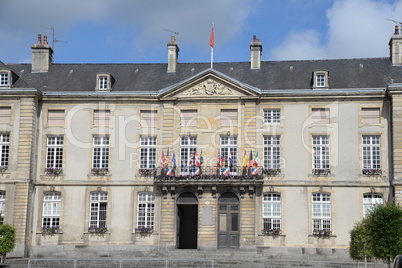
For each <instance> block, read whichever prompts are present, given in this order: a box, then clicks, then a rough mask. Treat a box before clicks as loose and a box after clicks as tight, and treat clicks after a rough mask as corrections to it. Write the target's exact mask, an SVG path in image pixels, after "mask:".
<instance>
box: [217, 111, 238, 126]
mask: <svg viewBox="0 0 402 268" xmlns="http://www.w3.org/2000/svg"><path fill="white" fill-rule="evenodd" d="M221 125H222V126H224V127H234V126H237V110H236V109H222V110H221Z"/></svg>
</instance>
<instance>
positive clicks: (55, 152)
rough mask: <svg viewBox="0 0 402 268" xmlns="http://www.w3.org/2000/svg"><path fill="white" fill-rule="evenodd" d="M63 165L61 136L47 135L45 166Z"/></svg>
mask: <svg viewBox="0 0 402 268" xmlns="http://www.w3.org/2000/svg"><path fill="white" fill-rule="evenodd" d="M62 167H63V137H57V136H51V137H47V148H46V168H62Z"/></svg>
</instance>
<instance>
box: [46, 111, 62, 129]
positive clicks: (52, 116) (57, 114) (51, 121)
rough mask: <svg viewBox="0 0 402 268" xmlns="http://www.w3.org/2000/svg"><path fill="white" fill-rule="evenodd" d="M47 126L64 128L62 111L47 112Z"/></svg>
mask: <svg viewBox="0 0 402 268" xmlns="http://www.w3.org/2000/svg"><path fill="white" fill-rule="evenodd" d="M47 125H48V126H64V110H48V111H47Z"/></svg>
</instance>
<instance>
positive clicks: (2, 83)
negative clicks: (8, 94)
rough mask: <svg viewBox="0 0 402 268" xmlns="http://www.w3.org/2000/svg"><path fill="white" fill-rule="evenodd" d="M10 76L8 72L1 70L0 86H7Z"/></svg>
mask: <svg viewBox="0 0 402 268" xmlns="http://www.w3.org/2000/svg"><path fill="white" fill-rule="evenodd" d="M9 81H10V78H9V74H8V72H1V73H0V86H8V85H9V83H10V82H9Z"/></svg>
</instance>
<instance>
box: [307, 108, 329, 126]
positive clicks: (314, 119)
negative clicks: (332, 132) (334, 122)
mask: <svg viewBox="0 0 402 268" xmlns="http://www.w3.org/2000/svg"><path fill="white" fill-rule="evenodd" d="M311 111H312V115H311V123H313V124H329V109H328V108H313V109H311Z"/></svg>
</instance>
